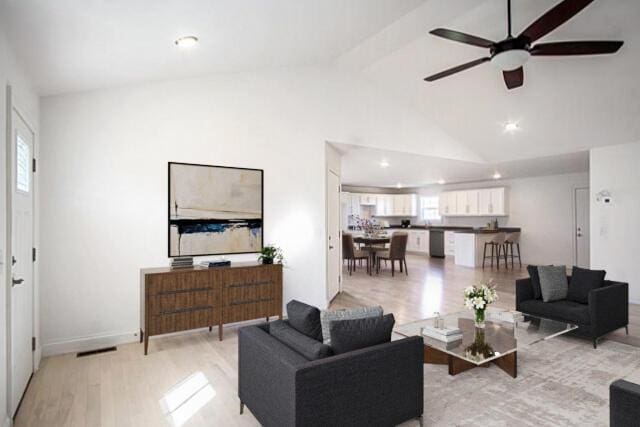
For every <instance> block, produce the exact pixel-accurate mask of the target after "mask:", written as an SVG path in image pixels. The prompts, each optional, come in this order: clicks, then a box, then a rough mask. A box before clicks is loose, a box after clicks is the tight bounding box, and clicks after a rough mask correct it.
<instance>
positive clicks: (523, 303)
mask: <svg viewBox="0 0 640 427" xmlns="http://www.w3.org/2000/svg"><path fill="white" fill-rule="evenodd" d="M568 280H569V281H571V277H570V276H569V277H568ZM516 310H518V311H520V312H522V313H525V314H531V315H534V316H540V317H544V318H547V319H553V320H560V321H564V322H569V323H574V324H576V325H577V326H578V329H577V330H576V331H575V334H576V335H579V336H582V337H586V338H590V339H591V340H593V348H596V347H597V345H598V338H600V337H602V336H604V335H606V334H608V333H609V332H613V331H615V330H616V329H620V328H627V333H629V330H628V326H627V325H628V324H629V284H628V283H622V282H613V281H611V280H605V281H604V285H603V286H602V287H600V288H597V289H594V290H592V291H591V292H589V303H588V304H580V303H577V302H574V301H568V300H561V301H553V302H544V301H542V300H541V299H534V297H533V286H532V284H531V279H530V278H526V279H520V280H516Z"/></svg>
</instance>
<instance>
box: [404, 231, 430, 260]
mask: <svg viewBox="0 0 640 427" xmlns="http://www.w3.org/2000/svg"><path fill="white" fill-rule="evenodd" d="M407 234H408V235H409V239H408V241H407V251H408V252H418V253H423V254H428V253H429V230H408V231H407Z"/></svg>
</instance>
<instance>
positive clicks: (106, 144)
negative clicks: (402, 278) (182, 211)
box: [40, 67, 464, 354]
mask: <svg viewBox="0 0 640 427" xmlns="http://www.w3.org/2000/svg"><path fill="white" fill-rule="evenodd" d="M436 135H441V132H440V131H439V130H437V129H434V128H433V127H430V125H428V120H425V118H424V116H422V115H421V114H419V113H417V112H412V111H411V110H409V109H407V108H405V107H404V106H402V105H398V104H396V103H394V101H393V100H390V99H387V98H386V97H385V96H384V95H383V94H381V93H379V92H377V90H376V89H375V88H373V87H372V86H370V85H369V84H368V83H366V82H363V81H362V79H357V78H351V77H350V76H348V75H344V74H343V73H342V72H338V71H336V70H334V69H332V68H331V67H308V68H301V69H290V70H273V71H264V72H259V73H244V74H229V75H214V76H209V77H204V78H194V79H186V80H179V81H168V82H161V83H149V84H140V85H132V86H127V87H120V88H114V89H104V90H97V91H92V92H84V93H77V94H67V95H60V96H54V97H48V98H44V99H43V100H42V141H43V142H42V144H41V162H40V163H41V167H40V172H41V177H40V178H41V182H42V191H41V195H42V200H41V202H42V207H41V218H42V220H41V229H42V250H41V258H40V259H41V275H42V277H43V286H42V300H43V301H46V302H47V303H46V304H44V305H43V307H42V325H43V342H44V346H45V348H44V352H45V353H46V354H55V353H62V352H69V351H77V350H79V349H82V348H86V346H93V347H96V346H99V345H104V344H107V343H113V342H118V341H120V342H124V341H133V340H134V339H135V338H134V335H133V334H134V333H136V332H137V331H138V328H139V325H140V323H139V320H140V319H139V317H140V310H139V269H140V268H142V267H152V266H162V265H167V263H168V260H167V253H166V251H167V249H166V248H167V243H166V239H167V231H166V227H167V217H166V216H167V207H166V206H167V188H166V186H167V176H166V174H167V162H169V161H177V162H187V163H202V164H213V165H227V166H243V167H250V168H261V169H264V185H265V188H264V221H265V222H264V223H265V230H264V233H265V235H264V239H265V243H267V244H276V245H278V246H280V247H282V249H283V251H284V256H285V260H286V268H285V270H284V300H285V302H286V301H287V300H289V299H292V298H296V299H300V300H303V301H305V302H308V303H310V304H314V305H317V306H324V305H326V253H325V234H326V224H325V213H326V209H325V199H326V195H325V155H326V153H325V142H326V141H336V142H340V143H351V144H360V145H371V146H380V147H387V148H389V147H393V146H399V147H405V148H406V147H419V149H420V150H421V151H429V152H431V153H432V154H435V153H441V154H445V153H446V152H447V151H446V149H447V146H450V147H451V150H452V151H451V152H450V153H449V154H451V155H452V156H453V157H456V156H460V154H461V153H463V152H464V149H463V148H460V146H457V145H456V144H455V143H451V144H450V145H448V144H449V142H448V141H444V142H443V137H437V138H436V137H435V136H436ZM407 149H408V148H407Z"/></svg>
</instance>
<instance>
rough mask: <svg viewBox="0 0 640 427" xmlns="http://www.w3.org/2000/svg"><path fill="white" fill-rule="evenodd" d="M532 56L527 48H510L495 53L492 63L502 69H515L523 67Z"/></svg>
mask: <svg viewBox="0 0 640 427" xmlns="http://www.w3.org/2000/svg"><path fill="white" fill-rule="evenodd" d="M530 56H531V54H530V53H529V51H528V50H526V49H510V50H505V51H503V52H500V53H496V54H495V55H493V57H491V63H492V64H493V65H495V66H496V67H497V68H499V69H500V70H502V71H513V70H517V69H518V68H520V67H522V66H523V65H524V64H525V63H526V62H527V61H528V60H529V57H530Z"/></svg>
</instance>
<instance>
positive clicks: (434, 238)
mask: <svg viewBox="0 0 640 427" xmlns="http://www.w3.org/2000/svg"><path fill="white" fill-rule="evenodd" d="M429 256H430V257H432V258H444V230H438V229H433V228H430V229H429Z"/></svg>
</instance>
